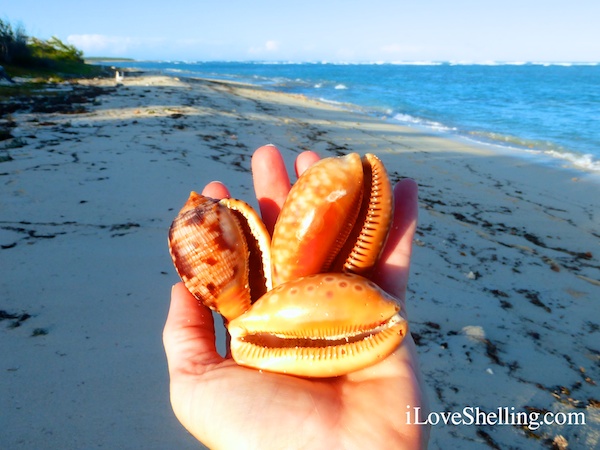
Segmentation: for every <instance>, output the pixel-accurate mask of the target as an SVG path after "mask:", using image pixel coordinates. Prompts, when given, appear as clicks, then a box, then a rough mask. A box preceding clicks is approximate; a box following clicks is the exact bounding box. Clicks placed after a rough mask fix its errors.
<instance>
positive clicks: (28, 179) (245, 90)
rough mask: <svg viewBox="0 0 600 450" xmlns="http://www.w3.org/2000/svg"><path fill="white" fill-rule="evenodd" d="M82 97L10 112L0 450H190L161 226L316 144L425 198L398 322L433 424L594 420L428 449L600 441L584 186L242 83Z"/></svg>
mask: <svg viewBox="0 0 600 450" xmlns="http://www.w3.org/2000/svg"><path fill="white" fill-rule="evenodd" d="M80 84H81V85H84V86H94V87H100V88H105V89H106V91H105V93H104V94H101V95H99V96H97V97H95V100H93V101H91V102H90V103H87V104H85V108H83V109H80V110H79V111H77V112H68V113H66V112H50V113H47V112H46V113H45V112H37V113H31V112H16V113H14V114H13V115H12V120H13V121H14V123H15V126H14V127H12V128H11V133H12V135H13V136H14V139H15V140H18V139H19V140H20V146H15V147H14V148H10V149H9V150H8V153H9V154H10V157H11V159H10V160H6V161H3V162H0V178H1V179H2V181H3V186H4V187H3V189H4V191H3V193H5V195H3V196H2V197H1V198H0V210H2V211H3V217H2V220H1V221H0V244H1V245H2V248H1V249H0V258H2V260H3V261H2V267H3V268H5V269H4V274H5V277H4V278H3V279H2V280H1V281H0V287H1V289H2V292H3V293H4V299H3V300H2V303H0V310H2V311H3V312H4V313H5V314H3V316H2V320H0V339H2V341H3V342H4V343H6V345H3V346H2V348H1V349H0V361H2V363H1V364H0V372H2V377H0V398H1V400H2V404H3V405H6V406H5V408H6V412H7V417H6V419H5V424H4V426H3V427H2V429H0V444H2V446H6V447H7V448H15V449H19V448H23V449H25V448H39V447H53V448H65V449H69V448H88V447H91V446H97V445H99V444H102V445H104V446H106V447H109V448H123V449H127V448H132V449H133V448H174V447H177V448H190V449H191V448H198V444H197V442H196V441H195V440H194V439H193V438H192V437H191V436H189V435H188V434H187V433H186V432H185V430H184V429H183V428H182V427H181V426H180V425H179V424H178V422H177V421H176V420H175V418H174V416H173V414H172V412H171V408H170V405H169V402H168V378H167V373H166V362H165V359H164V353H163V350H162V344H161V332H162V326H163V324H164V319H165V317H166V312H167V308H168V296H169V291H170V287H171V285H172V284H173V283H175V282H176V281H177V280H178V279H177V276H176V274H175V271H174V269H173V267H172V263H171V260H170V257H169V254H168V249H167V244H166V241H167V230H168V227H169V225H170V223H171V221H172V220H173V218H174V216H175V214H176V212H177V210H178V209H179V207H180V206H181V205H182V204H183V202H184V201H185V199H186V198H187V195H188V194H189V191H190V190H192V189H194V190H200V189H202V187H203V186H204V185H205V184H206V183H208V182H209V181H212V180H215V179H218V180H221V181H223V182H225V183H226V184H227V185H228V186H229V188H230V190H231V193H232V196H234V197H237V198H241V199H243V200H246V201H249V203H251V204H252V205H253V206H256V201H255V200H254V196H253V190H252V182H251V175H250V173H249V167H250V157H251V154H252V152H253V151H254V150H255V149H256V148H258V147H259V146H261V145H264V144H267V143H273V144H275V145H277V146H278V148H280V150H281V151H282V154H283V156H284V159H285V161H286V165H287V167H288V168H290V169H291V168H292V167H293V162H294V159H295V157H296V156H297V154H298V153H299V152H301V151H303V150H305V149H311V150H314V151H316V152H318V153H319V154H320V155H321V156H322V157H326V156H335V155H338V154H344V153H347V152H354V151H355V152H359V153H361V154H362V153H367V152H369V153H374V154H376V155H377V156H379V157H380V158H381V159H382V161H383V162H384V164H385V165H386V167H387V169H388V171H389V175H390V178H392V180H394V181H396V180H398V179H400V178H403V177H411V178H413V179H415V180H416V181H417V183H418V184H419V209H420V211H419V212H420V217H419V225H418V229H417V235H416V236H415V241H414V252H413V266H412V268H411V279H410V281H409V290H408V295H407V309H408V318H409V323H410V327H411V328H410V329H411V333H412V334H413V336H414V338H415V341H416V343H417V350H418V353H419V356H420V362H421V369H422V372H423V376H424V379H425V382H426V384H427V389H428V396H429V399H430V407H431V410H432V411H435V412H438V413H439V412H442V411H460V410H462V409H463V408H466V407H479V408H481V409H482V410H485V411H495V410H498V408H504V407H508V408H511V407H514V408H515V410H516V411H544V410H548V411H554V412H570V411H583V412H585V418H586V419H587V422H586V425H585V426H573V425H571V426H569V425H568V424H563V425H560V424H554V425H544V426H543V427H540V428H539V429H537V430H525V429H524V428H523V427H501V426H496V427H491V426H485V427H478V426H459V427H454V426H442V425H438V426H434V427H433V430H432V439H431V443H430V444H431V448H436V447H439V448H465V449H471V448H473V449H478V448H481V446H482V444H485V443H487V444H488V445H490V446H497V447H500V448H504V447H509V446H513V447H527V448H534V449H537V448H539V449H544V448H548V446H549V445H550V444H549V442H550V443H551V442H562V441H561V439H564V440H566V441H567V442H568V443H569V444H571V446H573V447H579V446H581V447H583V448H593V447H594V446H596V445H598V444H599V443H600V406H599V405H600V401H599V399H598V394H597V384H598V383H599V382H600V365H599V362H600V348H599V346H598V344H597V342H598V336H599V335H600V323H599V321H598V319H597V306H598V305H597V299H598V298H599V297H600V296H599V295H598V294H599V292H600V258H599V255H600V248H599V244H598V242H599V240H600V235H599V232H598V223H599V214H600V212H599V211H598V204H597V199H598V198H600V186H599V185H598V184H596V183H594V182H592V181H591V180H590V179H589V178H590V177H574V176H573V174H572V173H571V172H568V171H565V170H557V169H555V168H551V167H546V166H544V165H538V164H532V163H531V162H528V161H525V160H521V159H517V158H513V157H510V156H509V155H498V154H496V153H494V152H493V151H492V149H486V148H484V147H481V146H476V145H469V144H468V143H465V142H460V141H458V140H454V139H447V138H445V137H443V136H438V135H432V134H431V133H429V134H428V133H425V132H423V130H419V129H417V128H414V127H408V126H403V125H399V124H390V123H387V122H385V121H383V120H380V119H377V118H375V117H370V116H367V115H364V114H360V113H356V112H351V111H346V110H343V109H341V108H339V107H336V106H335V105H331V104H327V103H323V102H319V101H317V100H313V99H310V98H307V97H304V96H301V95H293V94H284V93H278V92H273V91H269V90H265V89H261V88H255V87H253V86H248V85H240V84H233V83H228V82H225V81H218V82H214V81H206V80H201V79H199V80H195V81H193V82H190V81H189V80H187V79H183V78H181V79H179V78H176V77H170V76H157V75H152V76H148V75H144V74H136V75H135V76H127V75H126V76H125V77H124V78H123V79H122V81H121V85H119V86H115V80H111V79H104V80H82V81H80ZM11 142H13V141H3V142H2V143H0V146H2V145H3V144H4V145H7V144H10V143H11ZM218 340H219V342H218V345H219V346H222V345H223V340H224V335H222V334H221V335H219V336H218ZM405 412H406V408H405V405H399V412H398V420H404V418H405ZM559 436H560V438H559Z"/></svg>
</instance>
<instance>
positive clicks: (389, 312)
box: [229, 273, 408, 377]
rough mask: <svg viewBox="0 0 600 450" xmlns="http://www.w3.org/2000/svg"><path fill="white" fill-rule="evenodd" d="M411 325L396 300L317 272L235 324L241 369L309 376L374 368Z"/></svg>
mask: <svg viewBox="0 0 600 450" xmlns="http://www.w3.org/2000/svg"><path fill="white" fill-rule="evenodd" d="M407 328H408V326H407V323H406V321H405V320H404V319H403V318H402V317H401V316H400V314H399V308H398V306H397V305H396V303H395V302H394V299H393V298H392V297H391V296H389V295H388V294H386V293H385V292H384V291H382V290H381V289H380V288H379V287H378V286H377V285H375V284H374V283H373V282H371V281H369V280H367V279H365V278H363V277H361V276H359V275H353V274H332V273H326V274H318V275H312V276H308V277H304V278H300V279H297V280H294V281H290V282H287V283H285V284H282V285H280V286H278V287H277V288H275V289H273V290H272V291H270V292H268V293H267V294H266V295H265V296H263V297H262V298H261V299H260V300H258V301H257V302H256V303H255V304H254V306H253V307H252V308H251V309H250V310H249V311H248V312H247V313H246V314H243V315H241V316H240V317H238V318H237V319H234V320H233V321H231V322H230V324H229V333H230V335H231V353H232V356H233V358H234V359H235V360H236V362H237V363H238V364H240V365H244V366H249V367H254V368H258V369H263V370H269V371H274V372H282V373H291V374H294V375H300V376H306V377H333V376H338V375H343V374H346V373H349V372H352V371H355V370H357V369H360V368H362V367H365V366H369V365H371V364H373V363H375V362H377V361H378V360H380V359H382V358H384V357H386V356H387V355H389V354H390V353H391V352H392V351H393V350H394V349H395V348H396V347H397V346H398V345H399V344H400V342H401V341H402V339H403V338H404V336H405V335H406V332H407Z"/></svg>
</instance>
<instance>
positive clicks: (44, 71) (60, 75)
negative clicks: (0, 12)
mask: <svg viewBox="0 0 600 450" xmlns="http://www.w3.org/2000/svg"><path fill="white" fill-rule="evenodd" d="M0 65H1V66H2V67H4V70H5V71H6V73H7V74H8V75H10V76H13V77H14V76H30V77H41V78H45V79H48V78H53V79H55V80H61V79H64V78H71V77H91V76H99V75H102V74H104V71H105V69H104V68H102V67H100V66H93V65H89V64H85V62H84V60H83V52H82V51H81V50H79V49H77V48H75V47H74V46H73V45H69V44H65V43H64V42H62V41H61V40H60V39H58V38H57V37H52V38H50V39H48V40H42V39H38V38H35V37H29V36H27V34H26V33H25V30H24V29H23V27H21V26H17V27H13V26H12V25H11V24H10V23H9V22H7V21H5V20H2V19H0Z"/></svg>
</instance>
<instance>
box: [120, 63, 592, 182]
mask: <svg viewBox="0 0 600 450" xmlns="http://www.w3.org/2000/svg"><path fill="white" fill-rule="evenodd" d="M130 66H131V67H137V68H141V69H147V70H150V69H153V70H160V71H164V72H165V73H167V74H173V75H177V76H180V77H185V76H189V77H194V76H196V77H209V78H218V79H227V80H234V81H240V82H247V83H253V84H257V85H261V86H265V87H267V88H272V89H275V90H279V91H284V92H291V93H299V94H304V95H307V96H310V97H314V98H319V99H322V100H325V101H330V102H337V103H341V104H344V105H347V106H348V107H351V108H354V109H358V110H360V111H362V112H364V113H366V114H372V115H376V116H380V117H383V118H386V119H388V120H394V121H397V122H399V123H402V124H410V125H416V126H420V127H427V128H429V129H431V130H433V131H435V132H443V133H451V134H456V135H460V136H463V137H467V138H469V139H473V140H476V141H480V142H484V143H493V144H498V145H501V146H505V147H511V148H513V149H517V150H522V151H523V152H527V154H530V155H534V156H535V155H545V156H548V155H549V156H551V157H552V158H558V159H559V160H561V161H567V162H569V163H572V164H575V165H577V166H579V167H582V168H586V169H589V170H593V171H600V63H590V64H583V63H570V64H565V63H560V64H558V63H557V64H542V63H490V64H453V63H436V62H425V63H413V64H329V63H302V64H296V63H258V62H254V63H248V62H198V63H185V62H136V63H131V64H130Z"/></svg>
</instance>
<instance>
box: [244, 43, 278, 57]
mask: <svg viewBox="0 0 600 450" xmlns="http://www.w3.org/2000/svg"><path fill="white" fill-rule="evenodd" d="M279 49H280V45H279V42H277V41H273V40H269V41H266V42H265V43H264V44H263V45H261V46H259V47H250V48H249V49H248V53H249V54H251V55H264V54H268V53H275V52H277V51H279Z"/></svg>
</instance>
